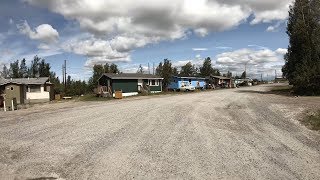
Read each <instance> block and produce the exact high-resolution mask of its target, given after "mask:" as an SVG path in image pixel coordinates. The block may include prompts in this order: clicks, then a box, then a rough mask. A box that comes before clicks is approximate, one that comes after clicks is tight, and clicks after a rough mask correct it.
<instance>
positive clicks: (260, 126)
mask: <svg viewBox="0 0 320 180" xmlns="http://www.w3.org/2000/svg"><path fill="white" fill-rule="evenodd" d="M268 88H269V87H268V85H265V86H258V87H250V88H240V89H226V90H216V91H210V92H202V93H186V94H183V95H167V96H158V97H156V96H152V97H137V98H128V99H126V100H125V99H124V100H119V101H109V102H88V103H84V102H73V103H62V104H50V105H45V106H37V107H34V108H31V109H28V110H21V111H15V112H7V113H4V112H0V179H17V180H18V179H56V178H59V179H320V135H319V133H318V132H313V131H310V130H308V129H307V128H305V127H304V126H302V125H300V123H299V121H297V119H298V118H299V117H300V115H301V113H302V112H303V111H304V110H305V108H306V107H315V106H320V99H319V98H318V99H312V100H311V101H309V100H308V99H306V98H293V97H284V96H279V95H273V94H269V93H265V91H266V90H267V89H268Z"/></svg>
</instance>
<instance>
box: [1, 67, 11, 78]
mask: <svg viewBox="0 0 320 180" xmlns="http://www.w3.org/2000/svg"><path fill="white" fill-rule="evenodd" d="M1 76H2V77H3V78H9V76H10V71H9V69H8V68H7V66H6V65H3V68H2V72H1Z"/></svg>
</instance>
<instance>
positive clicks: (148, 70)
mask: <svg viewBox="0 0 320 180" xmlns="http://www.w3.org/2000/svg"><path fill="white" fill-rule="evenodd" d="M148 71H149V74H150V64H149V63H148Z"/></svg>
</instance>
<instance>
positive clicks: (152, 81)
mask: <svg viewBox="0 0 320 180" xmlns="http://www.w3.org/2000/svg"><path fill="white" fill-rule="evenodd" d="M149 85H150V86H159V80H155V79H153V80H149Z"/></svg>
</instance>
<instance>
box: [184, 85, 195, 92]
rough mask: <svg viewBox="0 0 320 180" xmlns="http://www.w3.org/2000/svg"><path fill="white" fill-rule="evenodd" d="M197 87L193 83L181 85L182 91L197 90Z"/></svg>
mask: <svg viewBox="0 0 320 180" xmlns="http://www.w3.org/2000/svg"><path fill="white" fill-rule="evenodd" d="M195 90H196V88H195V87H194V86H191V85H183V86H181V87H180V91H195Z"/></svg>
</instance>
